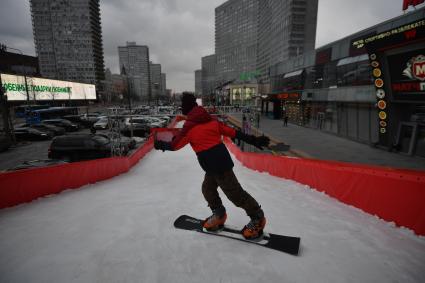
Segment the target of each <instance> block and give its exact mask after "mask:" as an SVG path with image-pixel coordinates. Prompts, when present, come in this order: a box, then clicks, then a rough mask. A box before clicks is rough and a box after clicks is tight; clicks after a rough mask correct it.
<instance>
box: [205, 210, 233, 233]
mask: <svg viewBox="0 0 425 283" xmlns="http://www.w3.org/2000/svg"><path fill="white" fill-rule="evenodd" d="M226 219H227V214H226V210H225V209H224V207H220V208H218V209H213V214H212V215H211V216H209V217H208V218H206V219H205V220H204V224H203V227H204V228H205V229H206V230H208V231H217V230H219V229H221V228H223V226H224V223H225V222H226Z"/></svg>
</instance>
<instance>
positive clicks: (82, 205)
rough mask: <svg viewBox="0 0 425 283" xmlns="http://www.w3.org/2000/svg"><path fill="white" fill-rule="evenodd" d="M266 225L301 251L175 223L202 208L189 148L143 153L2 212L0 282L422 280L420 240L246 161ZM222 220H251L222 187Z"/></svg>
mask: <svg viewBox="0 0 425 283" xmlns="http://www.w3.org/2000/svg"><path fill="white" fill-rule="evenodd" d="M235 172H236V175H237V176H238V178H239V181H240V182H241V184H242V186H243V187H244V188H245V189H246V190H247V191H249V192H250V193H251V194H252V195H253V196H254V197H255V198H256V199H257V200H258V201H259V202H260V204H261V205H262V207H263V209H264V211H265V213H266V217H267V219H268V226H267V229H268V230H269V231H270V232H273V233H277V234H286V235H293V236H300V237H301V252H300V256H298V257H295V256H291V255H287V254H284V253H280V252H277V251H273V250H269V249H266V248H263V247H259V246H255V245H251V244H246V243H242V242H239V241H235V240H229V239H223V238H220V237H215V236H208V235H202V234H199V233H196V232H190V231H182V230H177V229H174V227H173V221H174V220H175V219H176V218H177V217H178V216H179V215H181V214H189V215H192V216H195V217H206V216H208V215H209V213H210V211H209V209H208V208H207V206H206V203H205V201H204V200H203V196H202V193H201V188H200V187H201V183H202V179H203V172H202V171H201V169H200V167H199V165H198V164H197V161H196V156H195V154H194V153H193V152H192V151H191V149H190V147H189V146H187V147H186V148H184V149H182V150H180V151H178V152H165V153H163V152H158V151H154V152H151V153H149V154H148V155H147V156H146V157H145V158H144V159H143V160H142V161H141V162H139V163H138V165H137V166H135V167H134V168H133V169H132V170H131V171H130V172H128V173H127V174H123V175H120V176H118V177H116V178H113V179H111V180H108V181H104V182H101V183H97V184H94V185H90V186H86V187H84V188H81V189H79V190H73V191H67V192H64V193H61V194H59V195H55V196H51V197H49V198H43V199H40V200H37V201H34V202H32V203H29V204H25V205H20V206H17V207H14V208H11V209H4V210H1V211H0V282H184V283H187V282H244V283H245V282H425V269H424V262H425V238H424V237H417V236H415V235H413V234H412V233H411V232H410V231H407V230H405V229H398V228H395V227H393V226H392V225H391V224H388V223H386V222H384V221H382V220H379V219H377V218H375V217H373V216H370V215H368V214H365V213H363V212H361V211H360V210H358V209H355V208H352V207H349V206H346V205H344V204H342V203H339V202H337V201H335V200H333V199H331V198H329V197H327V196H326V195H324V194H322V193H318V192H316V191H314V190H311V189H309V188H306V186H304V185H300V184H298V183H295V182H293V181H289V180H283V179H280V178H276V177H272V176H270V175H268V174H264V173H258V172H255V171H251V170H249V169H246V168H244V167H242V166H241V165H240V164H239V163H238V162H236V167H235ZM223 200H224V202H225V205H226V207H227V210H228V223H229V224H230V225H234V226H239V227H241V226H242V225H244V224H246V223H247V222H248V218H247V217H246V215H244V213H243V211H242V210H241V209H239V208H236V207H234V206H233V205H231V204H230V203H229V202H228V201H227V199H225V197H223Z"/></svg>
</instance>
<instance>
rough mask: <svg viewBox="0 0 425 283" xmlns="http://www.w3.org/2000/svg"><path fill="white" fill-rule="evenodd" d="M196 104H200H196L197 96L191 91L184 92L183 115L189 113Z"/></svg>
mask: <svg viewBox="0 0 425 283" xmlns="http://www.w3.org/2000/svg"><path fill="white" fill-rule="evenodd" d="M195 106H198V104H196V98H195V96H194V95H193V94H192V93H190V92H183V96H182V113H183V115H187V114H188V113H189V112H190V111H191V110H192V108H193V107H195Z"/></svg>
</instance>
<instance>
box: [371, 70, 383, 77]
mask: <svg viewBox="0 0 425 283" xmlns="http://www.w3.org/2000/svg"><path fill="white" fill-rule="evenodd" d="M381 75H382V72H381V69H379V68H375V69H373V76H374V77H375V78H378V77H380V76H381Z"/></svg>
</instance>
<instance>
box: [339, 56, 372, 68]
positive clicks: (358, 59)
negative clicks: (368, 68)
mask: <svg viewBox="0 0 425 283" xmlns="http://www.w3.org/2000/svg"><path fill="white" fill-rule="evenodd" d="M366 60H369V56H368V54H363V55H359V56H355V57H347V58H344V59H341V60H339V61H338V63H337V64H336V66H337V67H339V66H343V65H348V64H351V63H356V62H361V61H366Z"/></svg>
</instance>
